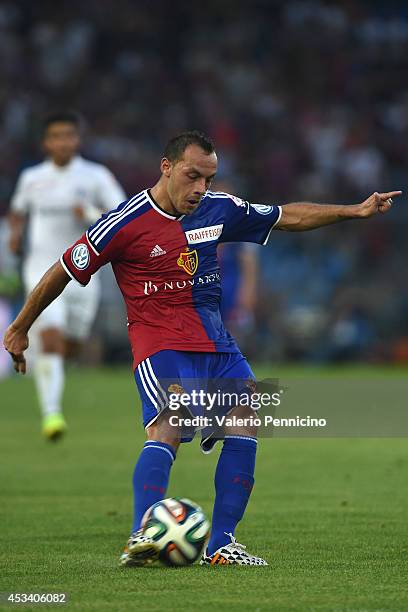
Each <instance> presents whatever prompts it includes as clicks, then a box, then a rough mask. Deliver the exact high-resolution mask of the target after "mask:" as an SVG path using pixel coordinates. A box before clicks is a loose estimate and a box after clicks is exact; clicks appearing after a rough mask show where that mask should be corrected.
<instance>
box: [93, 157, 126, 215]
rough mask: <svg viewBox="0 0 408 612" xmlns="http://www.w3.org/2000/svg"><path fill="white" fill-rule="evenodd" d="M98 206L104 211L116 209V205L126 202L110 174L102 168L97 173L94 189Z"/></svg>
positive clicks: (116, 182)
mask: <svg viewBox="0 0 408 612" xmlns="http://www.w3.org/2000/svg"><path fill="white" fill-rule="evenodd" d="M96 193H97V200H98V206H100V207H101V208H103V210H104V211H107V210H111V209H112V208H116V206H117V205H118V204H120V203H121V202H124V200H126V194H125V192H124V191H123V189H122V187H121V186H120V184H119V183H118V181H117V180H116V178H115V177H114V176H113V174H112V172H111V171H110V170H108V168H105V167H104V166H102V167H101V168H100V169H99V173H98V183H97V188H96Z"/></svg>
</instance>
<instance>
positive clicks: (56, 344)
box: [40, 327, 65, 355]
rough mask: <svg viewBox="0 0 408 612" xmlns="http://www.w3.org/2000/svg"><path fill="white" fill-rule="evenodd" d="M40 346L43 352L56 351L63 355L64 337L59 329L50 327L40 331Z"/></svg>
mask: <svg viewBox="0 0 408 612" xmlns="http://www.w3.org/2000/svg"><path fill="white" fill-rule="evenodd" d="M40 336H41V348H42V351H43V352H44V353H58V354H60V355H64V350H65V346H64V337H63V335H62V333H61V330H59V329H57V328H56V327H50V328H47V329H43V330H42V331H41V334H40Z"/></svg>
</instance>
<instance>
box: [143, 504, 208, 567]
mask: <svg viewBox="0 0 408 612" xmlns="http://www.w3.org/2000/svg"><path fill="white" fill-rule="evenodd" d="M142 529H143V533H144V534H145V535H147V536H149V537H151V538H152V539H153V540H154V541H155V542H156V544H158V546H159V549H160V552H159V559H160V561H162V563H164V564H165V565H179V566H180V565H190V563H194V561H196V560H197V559H198V558H199V557H200V555H201V553H202V551H203V548H204V546H205V544H206V542H207V539H208V535H209V532H210V523H209V522H208V520H207V518H206V516H205V514H204V512H203V511H202V510H201V508H200V506H197V504H195V503H194V502H192V501H190V500H189V499H185V498H180V497H169V498H167V499H162V500H161V501H159V502H157V503H156V504H153V506H151V507H150V508H149V509H148V510H147V511H146V513H145V515H144V516H143V519H142Z"/></svg>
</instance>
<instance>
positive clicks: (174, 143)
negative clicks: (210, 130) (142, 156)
mask: <svg viewBox="0 0 408 612" xmlns="http://www.w3.org/2000/svg"><path fill="white" fill-rule="evenodd" d="M190 145H197V146H199V147H200V148H201V149H202V150H203V151H204V152H205V153H207V155H210V154H211V153H214V151H215V147H214V143H213V142H212V141H211V140H210V139H209V138H208V136H206V135H205V134H203V133H202V132H199V131H198V130H191V131H188V132H181V134H178V135H177V136H174V137H173V138H171V139H170V140H169V142H168V143H167V144H166V146H165V148H164V152H163V156H164V157H166V158H167V159H168V160H169V161H171V162H176V161H179V160H180V159H181V158H182V157H183V154H184V151H185V150H186V149H187V147H189V146H190Z"/></svg>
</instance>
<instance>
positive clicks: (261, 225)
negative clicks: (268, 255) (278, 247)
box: [219, 194, 282, 244]
mask: <svg viewBox="0 0 408 612" xmlns="http://www.w3.org/2000/svg"><path fill="white" fill-rule="evenodd" d="M226 196H227V197H226ZM222 200H223V203H224V207H225V208H224V210H225V216H224V227H223V230H222V234H221V236H220V239H219V242H255V243H257V244H266V243H267V242H268V239H269V235H270V233H271V231H272V229H273V228H274V226H275V225H276V224H277V223H278V221H279V219H280V217H281V214H282V209H281V207H280V206H276V205H274V204H250V203H249V202H245V201H244V200H241V199H240V198H237V197H236V196H233V195H229V194H222Z"/></svg>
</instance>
